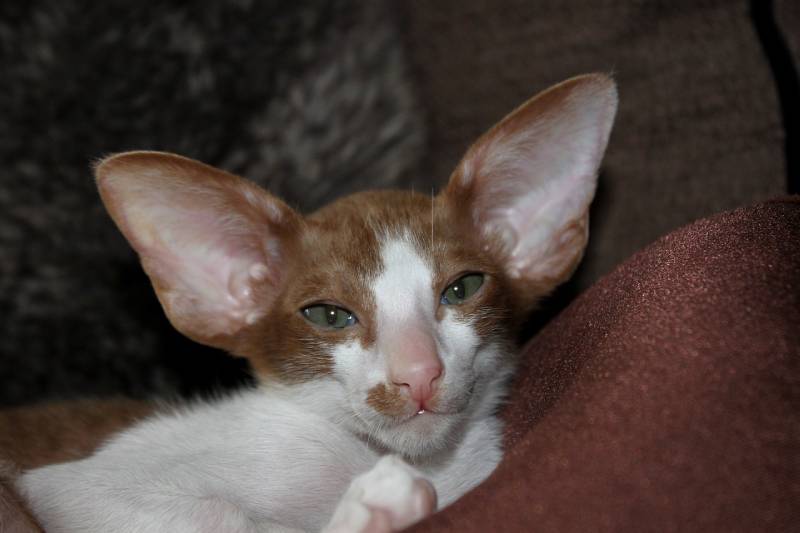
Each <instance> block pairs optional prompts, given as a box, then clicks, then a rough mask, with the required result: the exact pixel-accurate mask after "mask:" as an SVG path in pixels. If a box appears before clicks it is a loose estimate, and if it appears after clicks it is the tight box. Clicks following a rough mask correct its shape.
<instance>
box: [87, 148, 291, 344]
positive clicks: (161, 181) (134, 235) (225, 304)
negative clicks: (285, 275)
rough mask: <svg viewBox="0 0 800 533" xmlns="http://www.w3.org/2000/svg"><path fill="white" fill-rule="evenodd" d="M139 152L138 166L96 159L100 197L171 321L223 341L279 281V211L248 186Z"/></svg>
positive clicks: (257, 311) (248, 320) (263, 305)
mask: <svg viewBox="0 0 800 533" xmlns="http://www.w3.org/2000/svg"><path fill="white" fill-rule="evenodd" d="M147 155H148V157H147V161H146V163H147V165H146V166H145V165H142V164H133V163H140V162H139V161H134V162H133V163H129V164H120V162H119V161H115V159H114V158H112V160H111V161H112V162H114V164H112V165H111V168H110V170H109V169H108V168H104V165H105V164H104V165H101V167H99V168H98V182H99V185H100V189H101V194H102V195H103V198H104V201H105V202H106V205H107V206H108V208H109V211H110V213H111V214H112V217H113V218H114V219H115V220H116V221H117V223H118V225H119V226H120V229H121V230H122V232H123V233H124V234H125V236H126V237H127V238H128V240H129V241H130V243H131V244H132V246H133V247H134V248H135V249H136V251H137V252H138V253H139V254H140V256H141V258H142V263H143V265H144V267H145V269H146V270H147V272H148V274H149V275H150V277H151V279H152V281H153V285H154V287H155V288H156V292H157V293H158V296H159V299H160V300H161V302H162V305H163V306H164V309H165V311H166V312H167V315H168V316H169V318H170V320H171V321H172V323H173V325H175V327H176V328H178V329H179V330H180V331H182V332H183V333H184V334H186V335H188V336H189V337H192V338H193V339H196V340H200V341H201V342H207V343H210V344H215V345H220V344H222V345H225V340H224V339H226V338H230V337H231V336H233V335H235V334H236V333H237V332H238V331H240V330H241V329H242V328H244V327H246V326H247V325H249V324H253V323H255V322H256V321H257V320H258V319H259V318H261V316H262V315H263V314H264V313H265V312H266V310H267V308H268V305H269V303H270V300H271V295H272V293H273V292H274V290H271V289H274V287H275V286H276V284H277V283H278V281H279V280H278V278H279V272H280V269H279V266H280V262H281V256H280V248H281V247H280V245H279V244H278V241H279V239H278V237H277V235H276V233H275V228H276V227H277V226H278V225H280V224H281V223H282V222H283V221H282V220H281V217H282V216H283V215H282V213H283V212H284V211H283V208H282V206H281V205H278V203H277V202H278V201H277V200H275V199H274V198H272V197H270V196H269V195H268V194H267V193H266V192H264V191H261V190H260V189H258V188H257V187H255V186H253V185H251V184H248V183H246V182H244V181H243V180H241V179H239V178H236V177H234V176H231V175H228V174H225V173H223V172H221V171H218V170H215V169H212V168H211V167H206V166H205V165H202V164H201V163H197V162H194V161H190V160H186V159H184V158H179V157H178V156H172V155H165V154H157V155H156V156H155V157H154V156H153V154H147ZM116 157H117V158H123V159H124V158H134V159H141V158H142V155H141V153H134V154H124V155H121V156H116ZM123 163H124V162H123ZM104 170H105V171H104ZM286 209H287V210H288V208H286ZM223 347H227V346H223Z"/></svg>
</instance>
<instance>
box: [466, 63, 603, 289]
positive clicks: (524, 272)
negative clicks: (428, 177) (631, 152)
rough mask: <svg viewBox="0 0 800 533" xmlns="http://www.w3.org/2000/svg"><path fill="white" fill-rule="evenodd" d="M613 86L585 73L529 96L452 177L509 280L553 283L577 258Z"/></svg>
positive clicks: (584, 233) (484, 140)
mask: <svg viewBox="0 0 800 533" xmlns="http://www.w3.org/2000/svg"><path fill="white" fill-rule="evenodd" d="M616 106H617V96H616V89H615V87H614V84H613V82H612V81H611V80H610V79H609V78H607V77H605V76H601V75H589V76H583V77H579V78H575V79H573V80H569V81H567V82H564V83H563V84H560V85H557V86H555V87H553V88H551V89H549V90H548V91H545V92H544V93H542V94H540V95H538V96H536V97H534V98H533V99H532V100H530V101H529V102H528V103H526V104H525V105H523V106H522V107H520V108H519V109H518V110H517V111H515V112H514V113H512V114H511V115H509V116H508V117H507V118H506V119H504V120H503V121H502V122H501V123H500V124H498V125H497V126H495V128H493V129H492V130H490V132H488V133H487V134H486V135H485V136H484V137H482V138H481V139H480V140H478V142H477V143H476V144H475V145H474V146H473V147H472V148H471V149H470V151H469V152H468V153H467V155H466V156H465V158H464V161H463V162H462V163H461V165H460V168H459V171H457V172H456V173H455V174H454V180H460V182H459V181H456V183H455V186H456V187H458V186H468V187H471V188H472V190H473V191H474V195H473V210H474V217H475V220H476V221H477V222H478V224H479V225H480V226H481V227H482V229H483V230H484V231H485V234H486V235H487V238H490V239H498V238H499V239H500V241H501V242H502V243H503V248H504V250H505V251H506V254H507V256H506V257H507V271H508V273H509V274H510V275H511V276H514V277H523V278H527V279H537V280H548V281H550V280H552V281H560V280H561V278H563V277H564V274H565V271H566V270H570V269H571V268H572V267H574V265H575V264H576V263H577V261H578V260H579V259H580V257H581V255H582V253H583V248H584V246H585V243H586V238H587V234H588V233H587V232H588V223H587V221H588V208H589V204H590V203H591V200H592V197H593V196H594V192H595V188H596V179H597V172H598V168H599V166H600V162H601V160H602V156H603V152H604V151H605V147H606V144H607V142H608V137H609V134H610V132H611V126H612V124H613V119H614V114H615V112H616Z"/></svg>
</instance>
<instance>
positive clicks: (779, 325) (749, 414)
mask: <svg viewBox="0 0 800 533" xmlns="http://www.w3.org/2000/svg"><path fill="white" fill-rule="evenodd" d="M521 365H522V368H521V372H520V375H519V381H518V383H517V384H516V386H515V387H514V389H513V392H512V394H511V397H510V403H509V405H508V408H507V409H506V412H505V418H506V421H507V431H506V447H507V452H506V457H505V459H504V460H503V462H502V464H501V465H500V467H499V468H498V470H497V471H496V472H495V474H494V475H493V476H492V477H491V478H490V479H489V480H488V481H487V482H486V483H485V484H483V485H482V486H480V487H478V488H477V489H476V490H474V491H473V492H472V493H470V494H468V495H467V496H465V497H464V498H463V499H462V500H460V501H458V502H456V503H455V504H454V505H453V506H452V507H450V508H448V509H447V510H446V511H444V512H442V513H440V514H438V515H436V516H434V517H433V518H432V519H429V520H428V521H426V522H424V523H423V524H422V525H419V526H418V527H416V528H415V529H414V531H415V532H417V533H419V532H423V531H431V532H433V531H435V532H443V531H454V532H455V531H458V532H461V533H468V532H486V531H536V532H544V531H558V532H570V531H575V532H578V531H581V532H582V531H615V532H619V531H788V530H790V529H791V528H792V527H793V526H796V520H797V519H798V518H800V515H798V512H800V507H798V502H800V461H798V451H799V450H800V199H797V198H795V199H794V200H786V201H775V202H770V203H766V204H761V205H756V206H755V207H750V208H743V209H738V210H736V211H733V212H729V213H725V214H722V215H718V216H714V217H712V218H708V219H705V220H701V221H699V222H696V223H694V224H692V225H690V226H688V227H685V228H683V229H680V230H678V231H675V232H673V233H671V234H669V235H667V236H666V237H664V238H662V239H660V240H659V241H657V242H656V243H654V244H653V245H651V246H649V247H648V248H646V249H645V250H644V251H642V252H639V253H638V254H636V255H635V256H634V257H632V258H631V259H630V260H628V261H627V262H625V263H624V264H623V265H622V266H621V267H619V268H618V269H616V270H615V271H614V272H613V273H612V274H610V275H609V276H607V277H605V278H603V279H602V280H601V281H600V282H599V283H597V284H595V285H594V286H593V287H592V288H591V289H590V290H589V291H587V292H586V293H584V294H583V295H582V296H581V297H579V298H578V299H577V300H576V301H575V302H574V303H573V304H572V305H571V306H570V307H569V308H568V309H567V310H566V311H565V312H564V313H562V314H561V315H560V316H559V317H557V318H556V319H555V320H554V321H553V322H551V323H550V324H549V325H548V326H547V327H546V328H545V329H544V330H543V331H542V332H541V333H540V334H539V335H538V336H537V337H536V338H535V339H534V340H533V342H531V343H530V344H529V345H528V346H527V348H526V349H525V351H524V354H523V357H522V362H521Z"/></svg>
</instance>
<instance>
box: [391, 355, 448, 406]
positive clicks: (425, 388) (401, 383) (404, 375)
mask: <svg viewBox="0 0 800 533" xmlns="http://www.w3.org/2000/svg"><path fill="white" fill-rule="evenodd" d="M441 375H442V365H441V363H439V362H438V361H436V364H418V365H411V366H408V367H404V368H402V369H399V370H397V371H395V372H393V373H392V382H393V383H394V384H395V385H397V386H398V387H408V389H409V390H408V392H409V393H410V394H411V398H413V399H414V400H416V401H417V402H419V403H420V404H424V403H425V402H427V401H429V400H430V399H431V397H432V396H433V392H434V384H435V382H436V380H437V379H438V378H439V376H441Z"/></svg>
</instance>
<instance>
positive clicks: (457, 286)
mask: <svg viewBox="0 0 800 533" xmlns="http://www.w3.org/2000/svg"><path fill="white" fill-rule="evenodd" d="M453 294H455V296H456V298H458V299H459V300H462V299H463V298H464V282H463V281H461V280H458V281H457V282H455V283H453Z"/></svg>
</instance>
